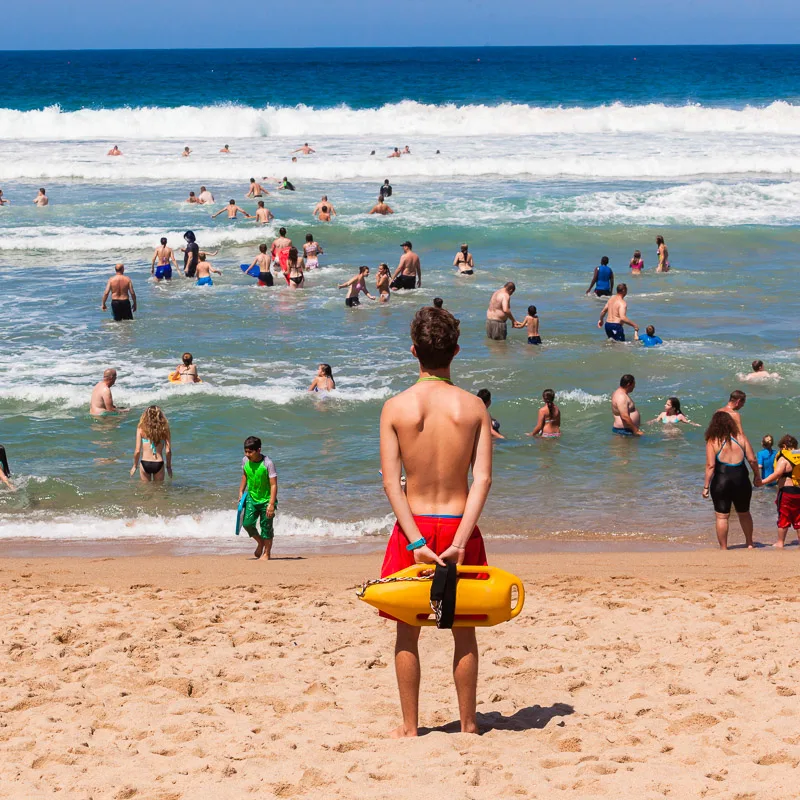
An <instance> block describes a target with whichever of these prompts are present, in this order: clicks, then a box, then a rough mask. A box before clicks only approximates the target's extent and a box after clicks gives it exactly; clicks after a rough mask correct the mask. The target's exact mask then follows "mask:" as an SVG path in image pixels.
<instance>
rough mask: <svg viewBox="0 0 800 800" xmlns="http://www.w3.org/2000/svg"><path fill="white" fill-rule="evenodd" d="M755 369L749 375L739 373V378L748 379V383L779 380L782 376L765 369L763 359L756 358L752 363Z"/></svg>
mask: <svg viewBox="0 0 800 800" xmlns="http://www.w3.org/2000/svg"><path fill="white" fill-rule="evenodd" d="M751 366H752V367H753V371H752V372H749V373H748V374H747V375H743V374H741V373H739V379H740V380H743V381H747V382H748V383H758V382H759V381H779V380H780V379H781V376H780V374H779V373H777V372H767V371H766V370H765V369H764V362H763V361H761V359H756V360H755V361H754V362H753V363H752V365H751Z"/></svg>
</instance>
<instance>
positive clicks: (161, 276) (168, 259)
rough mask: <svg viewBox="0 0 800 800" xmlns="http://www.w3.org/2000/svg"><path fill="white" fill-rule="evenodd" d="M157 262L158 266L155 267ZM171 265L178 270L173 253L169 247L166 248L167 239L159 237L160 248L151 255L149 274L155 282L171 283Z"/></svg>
mask: <svg viewBox="0 0 800 800" xmlns="http://www.w3.org/2000/svg"><path fill="white" fill-rule="evenodd" d="M156 261H158V266H156ZM172 264H174V265H175V269H176V270H177V269H178V262H177V261H176V260H175V253H173V252H172V248H171V247H167V237H166V236H162V237H161V246H160V247H156V251H155V253H153V260H152V262H151V263H150V274H151V275H154V276H155V279H156V280H157V281H162V280H164V281H171V280H172V266H171V265H172Z"/></svg>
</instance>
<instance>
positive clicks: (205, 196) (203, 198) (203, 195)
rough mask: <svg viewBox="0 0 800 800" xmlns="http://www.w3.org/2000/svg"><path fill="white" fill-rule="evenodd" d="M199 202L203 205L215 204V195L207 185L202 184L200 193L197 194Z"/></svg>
mask: <svg viewBox="0 0 800 800" xmlns="http://www.w3.org/2000/svg"><path fill="white" fill-rule="evenodd" d="M197 202H198V203H200V204H201V205H214V195H213V194H211V192H209V191H208V189H206V187H205V186H201V187H200V194H199V195H198V196H197Z"/></svg>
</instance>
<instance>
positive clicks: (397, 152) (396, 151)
mask: <svg viewBox="0 0 800 800" xmlns="http://www.w3.org/2000/svg"><path fill="white" fill-rule="evenodd" d="M401 155H402V154H401V153H400V149H399V148H398V147H395V148H394V150H392V152H391V153H389V155H388V156H386V158H400V156H401Z"/></svg>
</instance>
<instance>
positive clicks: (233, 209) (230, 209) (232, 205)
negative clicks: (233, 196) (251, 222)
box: [211, 200, 252, 219]
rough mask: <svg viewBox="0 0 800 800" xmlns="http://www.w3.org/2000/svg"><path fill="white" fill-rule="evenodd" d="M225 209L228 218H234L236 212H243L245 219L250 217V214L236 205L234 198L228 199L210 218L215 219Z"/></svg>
mask: <svg viewBox="0 0 800 800" xmlns="http://www.w3.org/2000/svg"><path fill="white" fill-rule="evenodd" d="M226 211H227V212H228V219H236V215H237V214H244V215H245V217H247V219H252V216H251V215H250V214H248V213H247V212H246V211H245V210H244V209H243V208H239V206H237V205H236V201H235V200H229V201H228V205H227V206H225V207H223V208H221V209H220V210H219V211H217V213H216V214H212V215H211V219H216V218H217V217H218V216H219V215H220V214H224V213H225V212H226Z"/></svg>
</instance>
